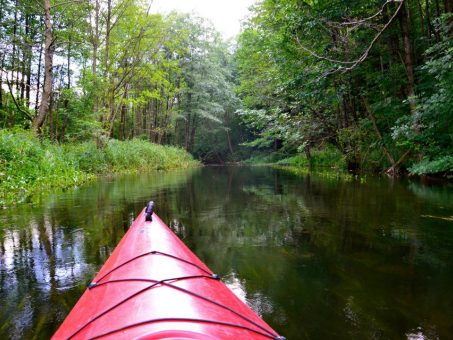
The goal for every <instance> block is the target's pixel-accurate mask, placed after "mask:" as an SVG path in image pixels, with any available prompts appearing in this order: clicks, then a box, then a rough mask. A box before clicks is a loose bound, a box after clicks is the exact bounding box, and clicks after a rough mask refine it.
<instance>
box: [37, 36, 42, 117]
mask: <svg viewBox="0 0 453 340" xmlns="http://www.w3.org/2000/svg"><path fill="white" fill-rule="evenodd" d="M42 51H43V43H42V41H41V43H40V45H39V61H38V73H37V78H38V79H37V83H36V97H35V113H36V114H38V108H39V106H38V104H39V91H40V88H41V68H42Z"/></svg>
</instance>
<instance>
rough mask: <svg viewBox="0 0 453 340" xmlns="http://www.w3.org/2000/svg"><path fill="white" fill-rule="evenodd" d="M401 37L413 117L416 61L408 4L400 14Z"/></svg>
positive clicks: (414, 111)
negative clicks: (410, 30)
mask: <svg viewBox="0 0 453 340" xmlns="http://www.w3.org/2000/svg"><path fill="white" fill-rule="evenodd" d="M399 19H400V26H401V35H402V39H403V46H404V66H405V68H406V75H407V86H406V95H407V97H408V99H409V108H410V111H411V114H412V115H415V113H416V105H415V98H414V97H415V90H414V88H415V77H414V59H413V49H412V42H411V38H410V33H409V12H408V8H407V6H406V4H405V3H404V4H403V6H402V8H401V11H400V13H399ZM415 129H416V130H418V124H416V128H415Z"/></svg>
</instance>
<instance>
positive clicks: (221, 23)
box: [151, 0, 257, 39]
mask: <svg viewBox="0 0 453 340" xmlns="http://www.w3.org/2000/svg"><path fill="white" fill-rule="evenodd" d="M256 2H257V0H153V3H152V5H151V11H152V12H154V13H162V14H167V13H169V12H171V11H177V12H182V13H195V14H197V15H199V16H201V17H204V18H207V19H209V20H210V21H212V23H213V24H214V26H215V27H216V29H217V30H218V31H219V32H220V33H222V35H223V36H224V38H225V39H229V38H233V37H235V36H236V35H237V34H238V33H239V31H240V27H241V21H242V20H243V19H245V18H246V17H247V15H248V13H249V11H248V8H249V7H250V6H251V5H253V4H254V3H256Z"/></svg>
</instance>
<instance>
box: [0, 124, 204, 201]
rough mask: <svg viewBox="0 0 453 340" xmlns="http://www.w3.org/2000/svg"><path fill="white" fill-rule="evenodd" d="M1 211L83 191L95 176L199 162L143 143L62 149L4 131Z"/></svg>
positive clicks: (0, 144)
mask: <svg viewBox="0 0 453 340" xmlns="http://www.w3.org/2000/svg"><path fill="white" fill-rule="evenodd" d="M0 160H1V161H0V205H9V204H14V203H20V202H23V201H24V200H26V199H27V198H28V197H30V195H32V194H34V193H38V192H41V191H52V190H55V189H56V188H67V187H71V186H75V185H79V184H81V183H83V182H85V181H88V180H90V179H92V178H94V177H95V176H96V175H105V174H108V173H125V172H137V171H145V170H152V169H156V170H168V169H176V168H187V167H193V166H196V165H197V162H196V161H194V160H193V158H192V157H191V156H190V155H189V154H188V153H187V152H185V151H184V150H182V149H179V148H176V147H169V146H161V145H156V144H152V143H149V142H147V141H143V140H131V141H127V142H122V141H116V140H111V141H109V142H108V143H107V145H105V147H104V148H102V149H99V148H97V147H96V144H95V143H94V142H85V143H78V144H76V143H74V144H63V145H58V144H54V143H51V142H50V141H48V140H42V141H41V140H39V139H38V138H37V137H36V136H34V135H33V134H32V133H31V132H27V131H23V130H0Z"/></svg>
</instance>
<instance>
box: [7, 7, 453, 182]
mask: <svg viewBox="0 0 453 340" xmlns="http://www.w3.org/2000/svg"><path fill="white" fill-rule="evenodd" d="M151 8H152V2H150V1H140V0H81V1H64V0H58V1H54V0H0V46H1V49H0V124H1V125H0V129H1V130H0V132H1V134H0V152H1V156H0V161H1V163H0V178H1V177H5V176H6V175H8V174H10V173H12V172H14V166H16V167H17V166H20V165H18V164H19V163H20V162H17V161H16V162H15V161H14V159H16V158H17V157H19V156H17V155H20V154H22V155H23V157H24V158H27V157H29V153H30V151H26V152H25V151H23V152H22V153H21V151H20V150H21V149H20V148H21V147H20V146H17V145H16V146H14V148H15V149H14V150H15V151H14V152H13V151H12V150H13V149H12V148H13V146H11V145H12V144H13V143H12V142H11V140H12V139H14V138H16V139H15V140H16V141H18V143H19V144H20V141H21V140H22V139H24V138H25V139H27V138H28V139H30V140H29V142H30V141H31V142H30V143H29V144H34V143H43V145H48V146H49V147H51V146H52V147H54V146H55V145H56V146H65V145H72V146H74V145H80V144H82V143H91V144H89V145H90V146H89V147H85V148H88V149H90V150H91V151H90V152H92V153H93V154H95V155H96V157H98V158H99V157H103V156H100V155H102V153H103V150H105V149H106V148H108V147H109V145H110V147H111V145H120V144H118V143H119V142H118V143H116V142H115V141H131V140H142V141H143V142H151V143H153V144H162V145H171V146H177V147H180V148H182V149H185V150H186V151H187V152H189V153H191V154H192V155H193V156H194V158H195V159H198V160H200V161H202V162H204V163H222V164H223V163H225V162H238V161H244V160H246V159H247V158H250V157H251V156H254V157H255V158H254V159H255V162H257V161H259V160H260V159H261V161H267V162H278V163H280V164H289V165H296V166H311V165H323V166H328V167H333V166H337V167H340V168H343V169H345V170H350V171H370V172H375V173H386V174H388V175H389V176H395V175H399V174H410V175H414V174H415V175H437V176H445V177H451V174H452V171H453V127H452V124H451V122H452V118H453V39H452V36H453V1H452V0H444V1H441V0H386V1H384V0H367V1H365V0H356V1H350V0H346V1H344V0H342V1H340V0H305V1H302V0H261V1H258V2H257V3H256V4H255V5H254V6H252V8H251V9H250V15H249V17H248V18H247V19H246V20H244V22H243V24H242V31H241V33H240V34H239V36H238V38H237V41H225V40H224V39H223V38H222V36H221V34H220V33H219V32H217V31H216V29H215V28H214V26H213V24H212V23H210V22H209V21H208V20H206V19H203V18H200V17H197V16H195V15H189V14H180V13H171V14H168V15H162V14H156V13H153V12H152V11H151ZM24 130H26V131H25V132H24ZM17 136H20V137H17ZM24 136H26V137H24ZM112 141H113V142H112ZM112 143H113V144H112ZM115 143H116V144H115ZM8 148H9V149H8ZM132 149H133V148H132ZM18 150H19V151H18ZM84 150H85V149H84ZM122 150H123V151H124V153H126V154H127V153H128V148H127V147H123V149H122ZM79 151H80V150H79ZM16 152H17V154H16ZM87 152H88V151H86V150H85V151H84V152H79V154H80V155H82V156H86V155H87ZM44 154H45V152H44V153H43V155H44ZM82 156H80V157H82ZM76 158H77V157H76ZM77 161H78V160H77V159H75V160H74V163H77ZM252 162H253V160H252ZM14 164H15V165H14ZM99 171H100V170H99ZM26 172H27V170H24V173H26ZM11 176H12V175H11ZM26 177H27V176H25V179H24V178H23V177H21V178H22V179H21V180H22V181H25V183H26V182H27V181H28V180H29V179H27V178H26ZM2 180H3V181H5V179H4V178H3V179H2ZM18 180H19V179H17V180H16V182H17V181H18Z"/></svg>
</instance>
